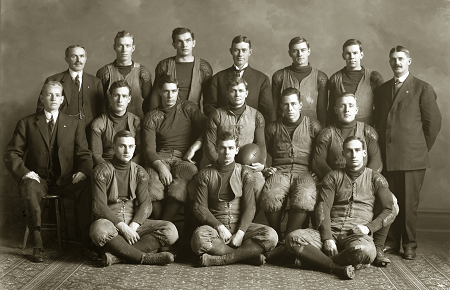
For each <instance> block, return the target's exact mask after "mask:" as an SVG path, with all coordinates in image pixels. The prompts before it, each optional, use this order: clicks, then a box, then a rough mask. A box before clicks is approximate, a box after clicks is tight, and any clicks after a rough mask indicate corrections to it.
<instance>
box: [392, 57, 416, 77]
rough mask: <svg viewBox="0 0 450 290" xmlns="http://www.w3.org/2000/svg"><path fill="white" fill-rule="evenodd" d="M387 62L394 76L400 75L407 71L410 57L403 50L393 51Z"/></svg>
mask: <svg viewBox="0 0 450 290" xmlns="http://www.w3.org/2000/svg"><path fill="white" fill-rule="evenodd" d="M389 64H390V65H391V68H392V71H393V72H394V75H395V76H396V77H401V76H402V75H404V74H406V73H407V72H408V71H409V66H410V64H411V58H409V57H408V56H407V55H406V53H404V52H403V51H395V52H394V53H392V54H391V55H390V56H389Z"/></svg>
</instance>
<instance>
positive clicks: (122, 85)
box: [109, 80, 131, 96]
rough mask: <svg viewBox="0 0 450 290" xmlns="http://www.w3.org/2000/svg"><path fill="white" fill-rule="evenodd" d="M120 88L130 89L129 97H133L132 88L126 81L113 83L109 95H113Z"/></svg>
mask: <svg viewBox="0 0 450 290" xmlns="http://www.w3.org/2000/svg"><path fill="white" fill-rule="evenodd" d="M118 88H128V90H129V91H130V94H129V95H130V96H131V87H130V85H129V84H128V82H127V81H126V80H118V81H115V82H113V83H112V85H111V87H110V88H109V94H110V95H112V94H113V92H114V90H115V89H118Z"/></svg>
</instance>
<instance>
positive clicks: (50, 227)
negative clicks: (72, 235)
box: [22, 195, 69, 250]
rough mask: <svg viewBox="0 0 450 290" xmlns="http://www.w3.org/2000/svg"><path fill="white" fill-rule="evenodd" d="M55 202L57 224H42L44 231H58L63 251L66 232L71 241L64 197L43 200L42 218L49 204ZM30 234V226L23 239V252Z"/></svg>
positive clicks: (57, 196)
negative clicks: (64, 233) (63, 234)
mask: <svg viewBox="0 0 450 290" xmlns="http://www.w3.org/2000/svg"><path fill="white" fill-rule="evenodd" d="M49 201H54V202H55V209H56V224H54V223H41V232H42V231H56V232H57V233H58V243H59V249H60V250H62V232H66V241H67V242H68V241H69V231H68V230H67V220H66V210H65V209H64V202H63V200H62V197H60V196H59V195H47V196H44V197H43V198H42V201H41V216H43V215H44V212H45V210H46V209H47V207H48V202H49ZM61 214H62V218H63V220H64V228H62V225H61ZM29 234H30V229H29V228H28V226H26V227H25V235H24V237H23V244H22V250H25V248H26V246H27V241H28V235H29Z"/></svg>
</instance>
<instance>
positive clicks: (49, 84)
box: [41, 81, 64, 96]
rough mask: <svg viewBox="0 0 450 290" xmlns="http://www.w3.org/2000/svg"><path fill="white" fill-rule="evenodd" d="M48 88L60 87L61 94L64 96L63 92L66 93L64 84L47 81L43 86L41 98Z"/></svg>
mask: <svg viewBox="0 0 450 290" xmlns="http://www.w3.org/2000/svg"><path fill="white" fill-rule="evenodd" d="M46 86H54V87H59V88H60V89H61V94H62V93H63V91H64V88H63V86H62V84H61V83H60V82H58V81H46V82H45V83H44V85H43V86H42V89H41V96H42V92H43V91H44V89H45V87H46Z"/></svg>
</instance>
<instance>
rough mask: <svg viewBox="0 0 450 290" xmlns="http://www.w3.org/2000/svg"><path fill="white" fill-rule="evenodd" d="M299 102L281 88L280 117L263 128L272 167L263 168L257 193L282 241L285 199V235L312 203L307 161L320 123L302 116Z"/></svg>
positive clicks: (299, 223)
mask: <svg viewBox="0 0 450 290" xmlns="http://www.w3.org/2000/svg"><path fill="white" fill-rule="evenodd" d="M302 105H303V103H302V102H301V99H300V92H299V91H298V90H297V89H295V88H287V89H285V90H284V91H283V93H282V94H281V103H280V107H281V109H282V110H283V117H281V118H279V119H278V120H277V121H275V122H272V123H270V124H269V126H267V128H266V144H267V152H268V153H269V154H270V155H271V156H272V167H269V168H266V169H265V170H264V175H265V176H266V177H267V179H266V183H265V185H264V187H263V190H262V193H261V208H262V209H263V210H264V213H265V215H266V218H267V221H268V223H269V226H271V227H272V228H274V229H275V230H276V232H277V233H278V239H279V240H280V241H284V239H283V238H282V235H281V219H282V218H283V214H284V210H285V208H286V205H287V202H288V199H289V203H290V209H289V218H288V221H287V225H286V232H285V236H287V235H288V234H289V233H290V232H292V231H294V230H297V229H300V228H301V227H302V224H303V222H304V221H305V220H306V218H307V216H308V212H313V211H314V208H315V205H316V196H317V192H316V181H315V180H314V177H313V175H312V174H311V173H310V160H311V155H312V153H313V150H314V145H315V140H316V137H317V135H318V134H319V132H320V130H321V129H322V126H321V125H320V123H319V121H317V120H316V119H313V118H309V117H308V116H304V115H303V112H302ZM280 247H283V246H282V245H280ZM277 251H278V250H277ZM280 252H283V251H280ZM272 254H274V252H272ZM269 255H270V254H269Z"/></svg>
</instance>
